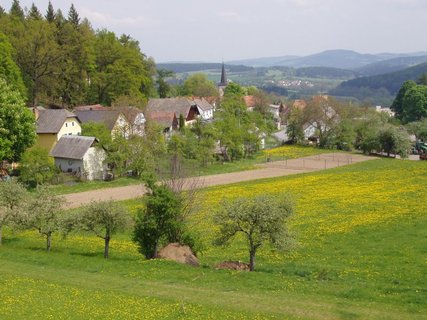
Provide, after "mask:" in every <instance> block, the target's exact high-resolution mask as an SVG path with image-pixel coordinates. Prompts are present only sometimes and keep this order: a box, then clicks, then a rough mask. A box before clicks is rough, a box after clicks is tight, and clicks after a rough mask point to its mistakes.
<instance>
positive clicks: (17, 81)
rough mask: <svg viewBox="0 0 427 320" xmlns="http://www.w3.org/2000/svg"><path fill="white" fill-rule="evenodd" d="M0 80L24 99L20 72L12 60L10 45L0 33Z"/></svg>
mask: <svg viewBox="0 0 427 320" xmlns="http://www.w3.org/2000/svg"><path fill="white" fill-rule="evenodd" d="M0 78H3V79H4V80H5V81H6V83H7V84H8V85H9V86H10V87H12V88H14V89H18V90H19V92H20V93H21V95H22V96H23V97H25V95H26V93H27V92H26V91H27V89H26V88H25V85H24V82H23V81H22V76H21V71H20V70H19V67H18V65H17V64H16V63H15V61H14V59H13V48H12V45H11V44H10V42H9V40H8V38H7V37H6V36H5V35H4V34H3V33H0Z"/></svg>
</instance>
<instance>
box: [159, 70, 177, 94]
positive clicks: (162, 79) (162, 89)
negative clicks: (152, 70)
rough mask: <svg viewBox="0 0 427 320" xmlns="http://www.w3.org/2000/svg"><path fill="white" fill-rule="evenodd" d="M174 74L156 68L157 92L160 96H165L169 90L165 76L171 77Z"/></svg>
mask: <svg viewBox="0 0 427 320" xmlns="http://www.w3.org/2000/svg"><path fill="white" fill-rule="evenodd" d="M173 75H174V72H173V71H170V70H166V69H159V70H157V80H156V84H157V92H158V94H159V97H160V98H166V97H167V96H168V94H169V91H170V89H171V88H170V85H169V83H167V82H166V80H165V79H166V78H169V77H172V76H173Z"/></svg>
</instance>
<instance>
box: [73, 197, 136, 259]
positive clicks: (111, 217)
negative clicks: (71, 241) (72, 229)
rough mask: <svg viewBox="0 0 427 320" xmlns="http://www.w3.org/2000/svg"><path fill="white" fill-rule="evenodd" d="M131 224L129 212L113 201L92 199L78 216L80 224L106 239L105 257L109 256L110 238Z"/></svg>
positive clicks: (82, 227)
mask: <svg viewBox="0 0 427 320" xmlns="http://www.w3.org/2000/svg"><path fill="white" fill-rule="evenodd" d="M130 224H131V218H130V215H129V212H128V211H127V210H126V209H125V208H124V207H123V206H121V205H120V204H118V203H116V202H113V201H111V200H110V201H98V202H96V201H92V202H91V203H90V204H89V205H87V206H85V207H84V208H83V210H82V212H81V214H80V216H79V218H78V226H79V227H80V228H81V229H82V230H85V231H90V232H93V233H94V234H95V235H96V236H97V237H99V238H101V239H104V258H105V259H107V258H108V256H109V248H110V240H111V238H112V236H113V235H114V234H116V233H117V232H119V231H122V230H124V229H126V228H127V227H128V226H129V225H130Z"/></svg>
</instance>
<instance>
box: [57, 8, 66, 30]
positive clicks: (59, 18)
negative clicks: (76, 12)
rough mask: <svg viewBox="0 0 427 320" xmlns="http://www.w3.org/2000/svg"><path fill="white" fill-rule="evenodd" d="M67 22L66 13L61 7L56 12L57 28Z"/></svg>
mask: <svg viewBox="0 0 427 320" xmlns="http://www.w3.org/2000/svg"><path fill="white" fill-rule="evenodd" d="M65 22H66V20H65V18H64V15H63V14H62V11H61V9H58V10H57V11H56V14H55V24H56V27H57V28H61V27H62V26H63V25H64V23H65Z"/></svg>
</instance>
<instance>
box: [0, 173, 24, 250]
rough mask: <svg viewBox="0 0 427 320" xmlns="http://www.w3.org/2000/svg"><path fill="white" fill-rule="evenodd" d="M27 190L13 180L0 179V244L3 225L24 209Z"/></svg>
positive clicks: (10, 221) (0, 242)
mask: <svg viewBox="0 0 427 320" xmlns="http://www.w3.org/2000/svg"><path fill="white" fill-rule="evenodd" d="M27 198H28V194H27V190H26V189H25V188H24V186H22V184H20V183H18V182H16V181H15V180H10V181H3V182H1V181H0V245H1V244H2V231H3V226H4V225H8V224H10V223H12V222H13V220H14V219H15V218H16V217H17V216H18V215H21V214H22V212H23V211H24V209H23V207H24V205H25V204H26V202H27Z"/></svg>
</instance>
